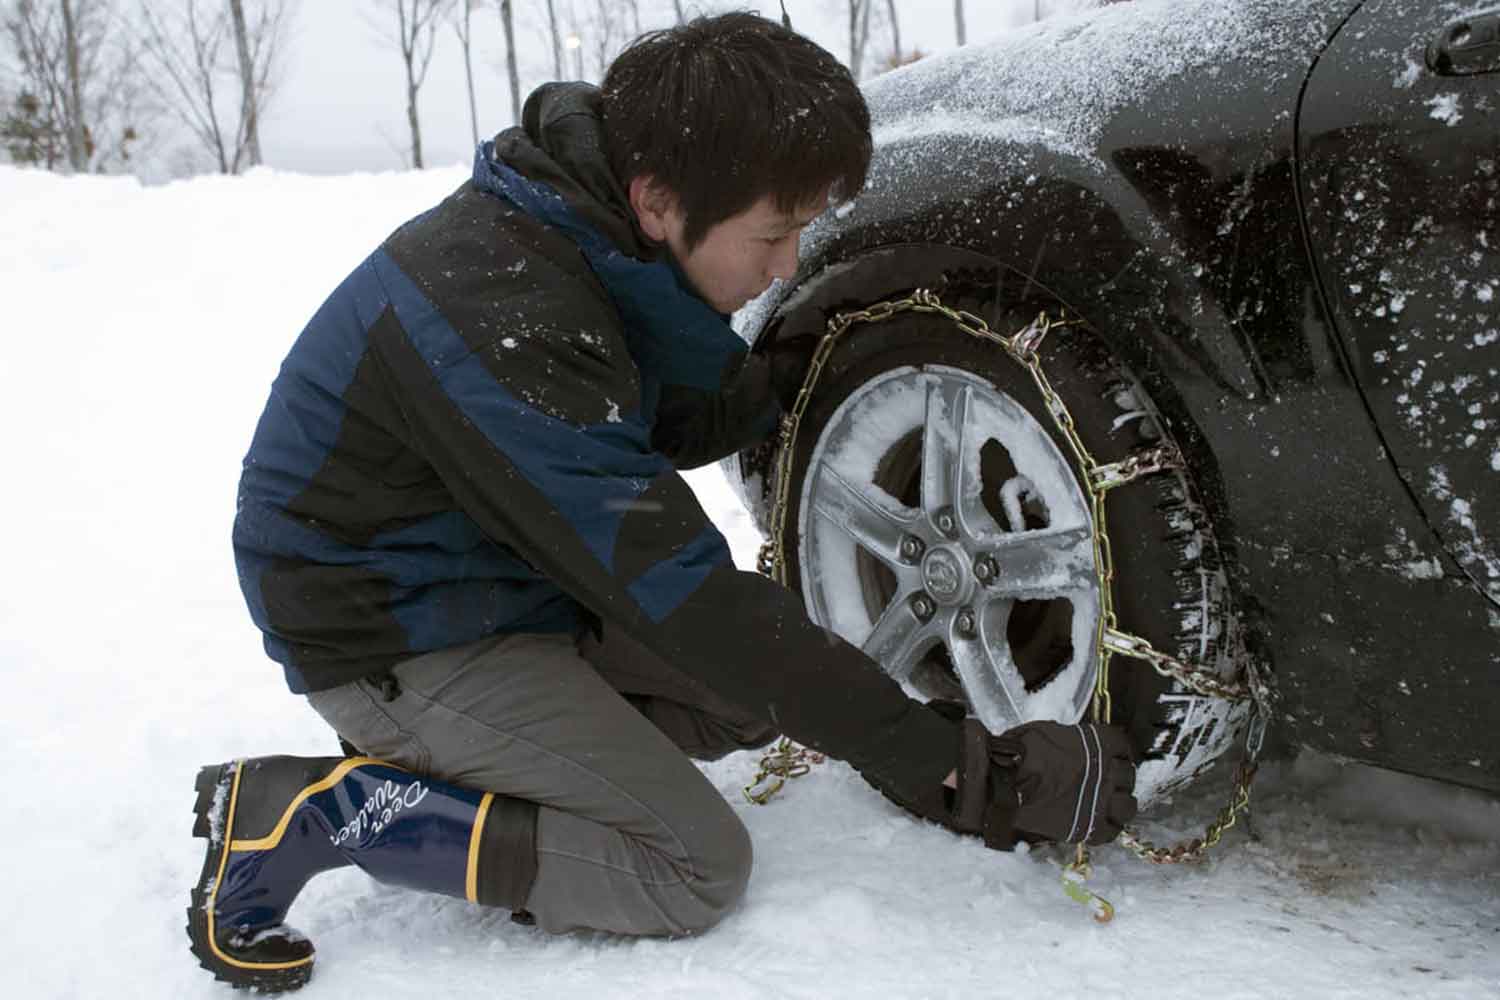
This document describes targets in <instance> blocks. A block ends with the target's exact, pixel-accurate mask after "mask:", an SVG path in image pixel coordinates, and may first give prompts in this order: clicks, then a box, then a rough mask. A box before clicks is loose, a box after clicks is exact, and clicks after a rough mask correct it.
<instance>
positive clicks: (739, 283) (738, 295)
mask: <svg viewBox="0 0 1500 1000" xmlns="http://www.w3.org/2000/svg"><path fill="white" fill-rule="evenodd" d="M632 186H634V185H632ZM632 193H634V192H632ZM650 200H651V198H650V196H649V195H647V196H646V201H647V202H650ZM827 205H828V200H827V197H826V196H825V197H823V198H821V199H819V200H818V201H817V202H816V203H815V204H811V205H806V206H803V207H801V208H799V209H798V210H797V211H794V212H790V213H787V212H782V211H779V210H778V209H777V208H776V205H775V202H774V201H773V200H772V198H771V196H770V195H766V196H765V197H763V198H761V199H760V200H759V201H757V202H756V203H755V204H753V205H751V206H750V207H749V208H747V209H745V211H743V212H741V213H739V214H738V215H732V216H730V217H729V218H727V219H725V220H724V221H723V222H720V223H719V224H717V225H715V226H713V227H711V228H710V229H709V230H708V233H707V234H706V235H705V236H704V237H703V239H702V240H701V241H700V242H699V243H698V245H697V246H695V247H694V248H693V249H692V250H688V249H687V242H686V241H685V240H684V239H683V231H684V229H685V227H686V218H685V217H684V215H683V214H682V212H681V211H680V210H679V209H678V208H677V204H676V199H675V198H670V197H666V198H665V200H664V201H661V202H657V203H656V204H654V205H650V204H648V205H638V206H637V215H638V216H639V217H640V220H641V226H642V228H643V229H644V230H645V231H646V235H648V236H650V237H652V238H653V239H656V240H659V241H660V242H663V243H665V244H667V247H668V248H669V249H670V250H671V251H672V255H673V256H674V257H676V258H677V263H678V266H680V267H681V268H682V270H683V273H684V274H686V275H687V278H688V281H689V282H690V283H691V284H692V286H693V289H694V291H696V292H697V293H698V295H699V297H700V298H702V299H703V300H704V301H706V302H707V303H708V304H709V305H711V306H713V307H714V308H715V309H717V310H718V311H719V312H722V313H732V312H734V311H735V310H737V309H739V308H740V307H741V306H743V305H744V304H745V303H746V302H749V301H750V300H751V299H753V298H755V297H756V296H757V295H759V294H760V293H761V292H763V291H765V290H766V289H767V288H768V287H770V284H771V282H772V280H773V279H776V278H790V277H792V276H793V275H794V274H796V273H797V241H798V239H799V238H800V237H801V236H802V230H803V229H804V228H805V227H806V226H807V224H808V223H810V222H812V220H813V219H816V218H817V217H818V216H819V215H821V214H822V213H823V211H824V209H825V208H827ZM643 208H644V211H643V210H642V209H643Z"/></svg>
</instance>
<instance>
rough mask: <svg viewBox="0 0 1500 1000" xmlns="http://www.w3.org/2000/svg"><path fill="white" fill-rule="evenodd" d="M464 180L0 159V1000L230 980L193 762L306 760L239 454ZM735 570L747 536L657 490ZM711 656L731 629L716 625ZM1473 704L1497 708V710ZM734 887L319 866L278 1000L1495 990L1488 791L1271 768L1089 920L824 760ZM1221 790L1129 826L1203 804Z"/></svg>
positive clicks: (726, 512)
mask: <svg viewBox="0 0 1500 1000" xmlns="http://www.w3.org/2000/svg"><path fill="white" fill-rule="evenodd" d="M462 176H463V174H462V172H461V171H458V170H456V169H454V170H439V171H431V172H427V173H421V174H402V175H383V176H345V177H329V178H307V177H299V176H291V175H283V174H276V173H271V172H258V173H255V174H252V175H251V176H249V177H246V178H241V179H200V180H195V181H191V182H186V183H180V184H174V185H169V186H166V187H162V188H153V189H143V188H141V187H139V186H137V185H136V184H135V183H134V182H132V181H128V180H109V179H97V178H80V179H62V178H58V177H53V176H49V175H45V174H38V173H22V172H18V171H15V170H12V169H9V168H0V303H3V307H4V316H5V344H4V354H3V363H0V442H3V447H0V461H3V465H4V469H5V470H6V471H5V473H4V482H5V483H6V486H5V487H4V490H3V498H4V499H3V505H4V506H3V516H0V553H3V560H4V566H5V567H6V572H5V573H3V575H0V670H3V674H0V676H3V678H4V687H5V689H4V693H3V696H0V733H3V739H4V743H5V752H4V754H3V755H0V802H3V803H5V805H4V816H3V822H0V886H3V888H4V892H5V896H6V898H7V899H8V900H9V903H8V906H9V912H10V913H11V916H10V918H9V919H8V920H7V927H6V930H5V933H4V934H3V935H0V969H3V970H4V975H3V979H4V982H5V986H4V988H3V991H4V993H5V995H7V996H11V997H86V998H93V997H105V996H108V997H112V998H125V997H137V996H139V997H150V998H161V997H178V998H187V997H214V996H228V995H230V994H229V991H228V990H227V988H225V987H222V986H219V985H217V984H214V983H213V982H212V981H211V979H210V977H209V976H208V975H207V974H206V973H204V972H202V971H201V970H199V969H198V968H197V966H196V964H195V963H194V962H193V960H192V959H191V957H190V956H189V954H188V951H187V941H186V938H185V936H184V934H183V930H182V928H183V922H184V919H183V909H184V906H185V905H186V902H187V895H188V887H189V885H190V883H191V882H192V881H193V879H194V878H195V877H196V875H197V872H198V867H199V865H200V863H201V859H202V855H201V851H202V842H201V841H195V840H192V839H190V837H189V829H190V826H191V822H192V820H191V806H192V801H193V793H192V780H193V776H194V773H195V770H196V768H197V767H198V765H199V764H201V763H206V762H212V761H219V760H222V759H226V758H229V757H232V756H238V755H254V754H266V753H277V752H281V753H300V754H326V753H330V752H333V751H334V743H333V737H332V735H331V734H330V733H329V732H327V731H326V729H325V728H324V726H323V724H322V722H321V721H320V720H319V719H318V718H317V716H315V715H314V714H313V713H312V712H311V710H309V709H308V708H306V707H305V706H304V705H303V704H302V703H301V701H300V700H299V699H297V698H294V697H292V696H290V695H288V694H287V693H286V691H285V689H284V687H283V685H282V681H281V677H280V671H279V669H277V668H276V667H275V666H274V665H273V664H272V663H271V662H270V661H268V660H267V659H265V657H264V655H263V654H262V652H261V649H260V642H259V637H258V634H257V633H256V632H255V630H254V629H253V628H252V626H251V625H250V621H249V618H248V616H247V614H246V612H245V609H244V607H243V604H242V602H241V598H240V594H239V591H238V588H237V586H236V583H235V577H234V569H233V565H232V561H231V556H230V547H229V527H230V520H231V518H232V516H233V512H234V491H235V484H236V480H237V477H238V474H239V463H240V459H241V457H242V455H243V453H244V450H245V448H246V446H247V445H248V443H249V440H250V434H251V431H252V429H253V427H254V423H255V420H256V419H257V417H258V416H259V414H260V410H261V406H262V404H263V402H264V396H265V392H266V390H267V388H268V386H269V384H270V381H271V378H272V376H273V375H274V373H275V370H276V367H277V365H278V364H279V363H280V360H281V358H282V355H283V354H284V352H285V351H286V349H287V347H288V346H289V345H290V343H291V340H292V338H293V337H294V336H295V335H296V333H297V332H298V330H299V329H300V328H301V326H302V324H303V323H304V321H305V320H306V319H307V317H308V316H309V315H311V313H312V311H313V310H314V309H315V308H316V306H317V305H318V303H319V302H320V301H321V299H322V297H323V296H324V295H325V294H326V293H327V292H328V291H329V290H330V289H331V288H332V287H333V286H334V285H335V284H336V283H337V281H338V280H339V279H340V278H342V277H343V275H344V274H345V273H346V272H347V271H348V270H349V269H350V268H351V267H352V266H353V265H354V264H356V263H357V262H358V261H359V260H360V259H361V258H362V257H363V256H364V255H365V254H366V253H367V252H368V251H369V250H370V249H371V248H372V247H373V246H374V245H375V243H376V242H377V241H378V240H379V239H380V238H381V237H382V236H383V235H384V234H385V233H386V232H387V231H388V230H390V229H391V228H393V227H394V226H395V225H396V224H397V223H399V222H400V221H402V220H403V219H405V218H406V217H407V216H409V215H411V214H414V213H415V212H417V211H419V210H421V209H423V208H425V207H427V206H428V205H429V204H431V203H432V202H434V201H435V200H437V199H438V198H439V197H441V196H442V195H443V194H444V193H446V192H447V191H448V190H449V189H451V188H452V187H453V186H454V185H456V184H457V183H458V182H459V181H460V179H461V178H462ZM692 479H693V485H694V487H695V488H696V489H697V490H698V491H699V495H700V496H701V497H702V500H703V503H704V505H705V507H706V508H707V509H708V510H709V511H710V512H711V513H712V514H713V516H714V517H715V519H716V521H717V522H718V523H719V524H720V525H721V526H722V527H723V529H724V530H725V532H726V534H728V535H729V537H730V538H731V540H732V542H733V544H734V546H735V551H736V556H737V558H738V559H739V560H740V561H741V564H742V565H745V566H749V565H752V564H753V553H754V549H755V547H756V545H757V544H758V541H759V540H758V538H757V537H756V536H755V534H754V531H753V529H752V528H751V527H750V525H749V522H748V519H747V518H746V516H745V515H744V514H743V512H741V511H740V510H739V508H738V506H737V504H736V501H735V500H734V499H733V497H732V495H731V494H730V492H729V490H728V488H727V487H726V486H725V484H724V483H723V482H722V480H721V479H719V473H718V472H717V470H714V469H710V470H707V471H705V472H703V473H701V474H698V475H695V476H693V477H692ZM726 641H734V640H732V639H726ZM1497 723H1500V720H1497ZM752 768H753V758H752V757H751V756H750V755H740V756H737V757H733V758H730V759H729V760H726V761H723V762H720V763H719V764H716V765H713V766H711V767H710V768H709V769H708V772H709V774H710V775H711V776H712V778H713V780H714V781H715V782H716V783H717V784H718V785H719V787H720V788H721V789H722V790H723V792H724V793H725V795H726V796H728V797H729V798H730V799H731V801H733V802H735V804H736V807H737V808H738V809H739V810H740V812H741V814H742V815H743V817H744V819H745V822H746V823H747V824H748V825H749V827H750V829H751V831H752V833H753V835H754V838H755V843H756V849H757V866H756V873H755V876H754V878H753V880H752V883H751V886H750V891H749V894H748V896H747V898H746V900H745V902H744V904H743V905H742V906H741V907H740V908H739V909H738V911H737V912H736V913H734V914H733V915H732V916H731V917H730V918H729V919H728V920H726V921H725V922H724V923H723V924H722V925H721V926H720V927H718V928H717V929H715V930H714V931H713V932H711V933H709V934H707V935H704V936H703V937H701V938H698V939H693V940H684V941H636V940H625V939H616V938H610V937H606V936H576V937H564V938H547V937H545V936H543V935H541V934H539V933H537V932H535V931H534V930H530V929H526V928H522V927H518V926H516V925H514V924H512V923H510V922H509V921H508V919H506V917H505V915H503V914H497V913H493V912H486V911H484V910H481V909H479V908H477V907H473V906H470V905H468V904H465V903H462V902H458V901H454V900H449V899H445V898H440V897H435V896H425V895H420V894H416V893H410V892H404V891H400V890H396V889H389V888H386V887H383V886H380V885H377V884H375V883H373V882H371V881H370V880H369V879H367V878H366V877H364V876H363V875H362V874H360V873H358V872H356V871H352V870H349V871H341V872H335V873H332V874H330V875H326V876H323V877H321V878H320V879H318V880H316V881H315V882H314V883H313V884H312V885H311V886H310V887H309V888H308V890H307V891H306V892H305V893H304V894H303V898H302V899H301V900H300V901H299V902H298V904H297V906H296V908H295V909H294V910H293V913H292V916H293V922H294V923H295V924H297V925H298V926H300V927H301V928H302V929H303V930H305V931H306V932H308V933H309V934H310V935H311V936H312V937H313V938H314V940H315V941H316V942H317V945H318V949H319V953H320V954H319V966H318V973H317V975H316V977H315V978H314V980H313V982H312V984H311V985H310V986H309V987H308V988H307V989H306V990H305V991H304V995H305V996H307V997H309V998H334V997H340V998H341V997H351V998H352V997H361V998H364V997H407V996H424V997H446V996H455V995H459V994H460V991H462V992H463V993H464V994H469V995H495V996H505V997H549V998H550V997H590V998H592V997H600V996H609V997H613V996H624V997H684V998H686V997H693V998H698V997H703V996H714V997H716V998H719V1000H731V998H738V997H757V998H758V997H807V998H823V997H887V996H893V997H979V996H985V997H988V996H1002V995H1003V996H1016V997H1047V998H1049V1000H1050V998H1069V997H1083V996H1095V997H1099V996H1104V997H1150V998H1153V1000H1157V998H1173V997H1183V998H1187V997H1194V998H1197V997H1216V998H1232V997H1309V998H1311V997H1316V998H1325V997H1394V996H1414V997H1454V998H1466V1000H1467V998H1477V997H1486V996H1490V997H1493V996H1497V995H1500V803H1497V802H1496V801H1495V800H1493V799H1490V798H1486V797H1483V796H1479V795H1475V794H1472V793H1468V792H1464V791H1462V790H1458V789H1452V788H1445V787H1442V786H1436V785H1432V784H1428V783H1426V782H1421V781H1417V780H1414V779H1409V778H1404V777H1401V776H1397V775H1392V774H1386V773H1381V772H1374V771H1370V770H1366V769H1362V768H1357V767H1339V766H1337V765H1335V764H1333V763H1331V762H1329V761H1326V760H1306V759H1304V760H1302V761H1300V762H1299V763H1298V764H1296V765H1295V766H1288V765H1283V766H1279V767H1271V768H1269V769H1268V772H1269V773H1267V774H1265V776H1264V778H1263V779H1262V780H1261V781H1260V783H1259V784H1258V786H1257V789H1256V802H1257V811H1256V813H1255V818H1254V829H1255V833H1256V834H1257V836H1258V839H1257V840H1255V841H1254V842H1249V841H1247V839H1246V837H1245V835H1244V833H1243V831H1242V830H1238V829H1237V830H1235V831H1232V832H1231V833H1230V834H1229V836H1228V838H1227V841H1228V846H1227V847H1226V848H1225V849H1224V850H1222V851H1221V852H1219V853H1217V854H1216V855H1215V857H1214V859H1213V860H1212V861H1211V862H1209V863H1208V864H1206V865H1203V866H1198V867H1192V868H1184V869H1178V870H1163V869H1156V868H1151V867H1149V866H1147V865H1145V864H1143V863H1141V862H1138V861H1136V860H1134V859H1133V858H1131V857H1129V856H1127V855H1126V854H1124V853H1123V852H1122V851H1120V850H1119V849H1116V848H1109V849H1104V850H1101V851H1099V852H1097V855H1096V863H1097V873H1096V876H1095V879H1094V882H1093V884H1094V886H1095V888H1097V889H1098V890H1099V891H1100V892H1102V893H1103V894H1104V895H1105V896H1107V897H1109V898H1110V899H1111V900H1112V901H1113V902H1114V903H1115V905H1116V906H1117V907H1118V910H1119V914H1118V916H1117V918H1116V919H1115V921H1114V922H1113V923H1112V924H1110V925H1107V926H1100V925H1096V924H1095V923H1094V922H1093V921H1092V920H1091V919H1090V918H1089V915H1088V914H1087V912H1086V911H1085V910H1084V909H1083V908H1082V907H1080V906H1078V905H1077V904H1075V903H1073V902H1071V901H1069V900H1068V899H1067V897H1066V896H1064V895H1063V893H1062V891H1061V889H1060V887H1059V879H1058V872H1057V868H1056V858H1055V856H1054V855H1053V854H1052V853H1051V852H1043V851H1038V852H1036V853H1034V854H1032V855H1030V856H1025V855H1002V854H996V853H993V852H989V851H986V850H985V849H984V848H983V847H982V846H981V845H979V844H977V843H975V842H973V841H968V840H961V839H959V838H956V837H954V836H951V835H949V834H948V833H946V832H944V831H942V830H940V829H937V828H935V827H932V826H927V825H923V824H921V823H918V822H916V821H914V820H912V819H910V818H908V817H907V816H905V815H904V814H902V813H900V812H898V811H896V810H895V809H894V807H892V806H890V805H888V804H887V803H886V802H885V800H883V799H882V798H881V797H880V796H878V795H876V794H874V793H873V792H871V791H869V790H868V789H867V788H866V787H865V786H864V785H863V783H862V782H861V780H860V779H859V778H858V776H856V775H855V774H854V773H853V772H851V771H850V770H849V769H847V768H845V767H844V766H842V765H840V764H829V765H826V766H824V767H821V768H818V769H816V770H815V771H814V772H813V774H812V775H810V776H808V777H805V778H802V779H800V780H798V781H796V782H794V783H792V784H791V785H790V786H789V787H788V789H787V790H786V791H785V792H784V793H783V795H782V796H781V797H780V798H779V799H777V800H776V801H775V802H774V803H773V804H772V805H770V806H768V807H764V808H758V807H753V806H750V805H748V804H746V803H745V802H744V801H743V799H742V798H740V796H739V792H738V788H739V786H740V785H741V784H743V783H744V782H745V781H746V780H747V779H748V777H749V775H750V772H751V771H752ZM1223 792H1224V786H1223V784H1222V782H1220V783H1216V784H1213V785H1212V786H1211V787H1208V788H1203V789H1200V790H1195V791H1194V792H1193V793H1191V794H1188V795H1183V796H1179V798H1178V801H1177V802H1176V803H1175V804H1173V805H1172V807H1171V808H1170V809H1169V810H1168V811H1166V812H1165V813H1163V814H1161V815H1157V816H1154V817H1151V818H1150V819H1149V820H1148V822H1147V823H1146V825H1145V831H1144V832H1145V833H1147V834H1148V835H1152V836H1156V837H1160V838H1165V837H1170V836H1172V835H1174V834H1182V833H1187V832H1191V831H1192V830H1194V829H1196V828H1198V827H1200V826H1201V824H1202V823H1203V822H1204V821H1205V820H1206V819H1207V818H1208V817H1209V816H1211V815H1212V813H1213V811H1214V810H1215V809H1216V808H1217V807H1218V805H1219V804H1220V799H1221V797H1222V795H1223Z"/></svg>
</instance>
